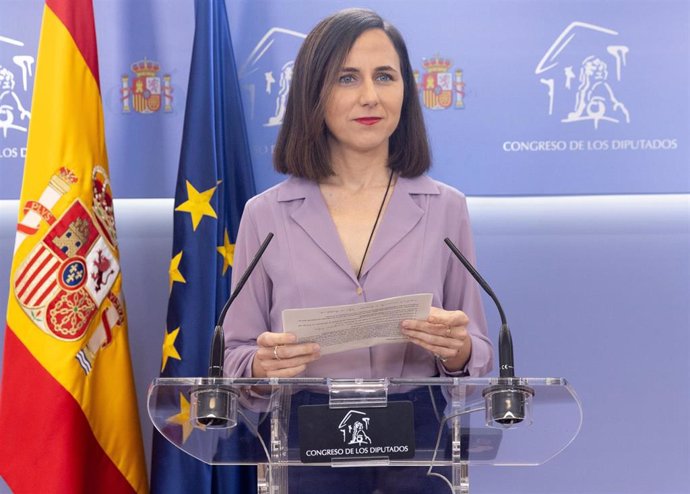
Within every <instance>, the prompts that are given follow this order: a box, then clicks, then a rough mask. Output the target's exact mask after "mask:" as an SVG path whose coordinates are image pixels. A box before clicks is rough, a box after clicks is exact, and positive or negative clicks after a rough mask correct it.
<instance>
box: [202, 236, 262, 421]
mask: <svg viewBox="0 0 690 494" xmlns="http://www.w3.org/2000/svg"><path fill="white" fill-rule="evenodd" d="M272 239H273V233H269V234H268V235H266V238H265V239H264V241H263V243H262V244H261V247H259V250H258V251H257V253H256V254H255V255H254V259H252V262H251V263H249V266H247V270H246V271H245V272H244V274H243V275H242V277H241V278H240V280H239V281H238V282H237V286H236V287H235V290H234V291H233V292H232V295H231V296H230V298H229V299H228V301H227V302H226V303H225V305H224V306H223V309H222V310H221V311H220V316H219V317H218V322H217V323H216V327H215V328H214V330H213V339H212V340H211V352H210V355H209V365H208V377H210V378H221V377H223V365H224V363H225V335H224V333H223V320H224V319H225V315H226V314H227V312H228V309H229V308H230V306H231V305H232V302H233V301H234V300H235V299H236V298H237V295H239V293H240V291H242V288H243V287H244V285H245V283H246V282H247V280H248V279H249V275H251V274H252V271H254V268H255V267H256V265H257V264H258V262H259V259H261V256H263V254H264V251H265V250H266V247H268V244H269V243H270V242H271V240H272ZM190 416H191V419H192V421H193V422H195V423H196V424H197V425H199V426H201V427H209V428H230V427H235V426H236V425H237V396H236V393H235V392H234V391H233V390H231V389H228V388H226V387H223V386H222V385H217V384H208V385H202V386H200V387H199V388H197V389H195V390H194V391H192V392H191V412H190Z"/></svg>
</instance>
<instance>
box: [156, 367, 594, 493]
mask: <svg viewBox="0 0 690 494" xmlns="http://www.w3.org/2000/svg"><path fill="white" fill-rule="evenodd" d="M420 397H421V399H420ZM516 401H519V402H520V403H519V404H518V408H517V412H515V409H513V408H511V407H514V406H515V404H516V403H515V402H516ZM422 402H424V403H427V404H428V403H431V406H424V407H422V406H421V405H418V404H419V403H422ZM314 404H316V406H318V407H321V408H315V409H314V410H315V412H314V413H310V414H307V413H306V412H308V411H309V410H308V409H307V408H308V407H309V406H313V405H314ZM398 406H400V407H402V408H403V409H405V410H411V415H412V416H413V421H412V422H410V424H412V425H411V427H414V431H413V433H412V434H413V439H412V440H411V442H412V444H410V445H409V447H408V445H407V443H405V444H403V442H404V441H403V439H400V437H402V436H398V435H396V434H397V432H396V431H395V430H393V429H391V430H392V431H393V432H390V434H392V436H390V437H388V442H387V443H386V444H385V445H384V444H380V445H378V446H376V444H377V435H381V434H383V433H384V429H385V428H386V427H388V428H391V427H395V426H396V425H399V424H397V422H398V420H397V419H396V417H400V421H404V420H403V415H402V414H400V415H397V414H398V412H395V414H396V415H394V418H393V419H392V420H391V418H390V417H389V418H383V419H382V418H378V417H382V416H380V415H377V413H383V412H385V411H386V410H385V409H387V408H390V409H391V410H392V409H393V408H395V407H398ZM504 406H507V407H508V408H509V409H511V410H513V411H509V412H505V410H503V409H502V407H504ZM300 409H304V410H300ZM382 409H383V410H382ZM148 411H149V415H150V417H151V420H152V422H153V424H154V426H155V427H156V429H158V431H159V432H160V433H161V434H162V435H163V436H164V437H165V438H166V439H167V440H168V441H170V442H172V443H173V444H174V445H175V446H177V447H178V448H180V449H181V450H183V451H184V452H185V453H187V454H189V455H191V456H193V457H195V458H197V459H199V460H200V461H202V462H204V463H208V464H211V465H257V466H258V492H259V493H270V494H278V493H288V492H289V490H288V489H289V485H288V484H289V482H288V469H299V468H304V467H323V469H327V468H332V469H334V468H338V469H341V468H353V469H354V468H360V467H368V466H377V467H379V466H380V467H387V466H390V467H395V466H408V467H411V466H415V467H419V468H423V469H425V472H426V473H428V474H430V475H432V476H439V475H440V476H442V477H443V478H445V484H447V487H448V489H447V492H449V493H450V492H453V493H463V494H464V493H468V492H469V467H470V465H496V466H520V465H525V466H527V465H531V466H534V465H540V464H543V463H545V462H546V461H548V460H549V459H551V458H553V457H554V456H556V455H557V454H559V453H560V452H561V451H563V449H565V448H566V447H567V446H568V445H569V444H570V443H571V442H572V441H573V440H574V439H575V436H577V434H578V432H579V430H580V426H581V423H582V408H581V405H580V401H579V399H578V397H577V395H576V394H575V392H574V390H573V389H572V388H571V386H570V385H569V384H568V383H567V382H566V380H565V379H562V378H497V377H494V378H445V377H439V378H426V379H402V378H398V379H393V378H391V379H382V380H347V379H313V378H291V379H249V378H234V379H233V378H160V379H155V380H154V381H153V383H152V384H151V386H150V388H149V393H148ZM303 411H304V413H302V412H303ZM497 412H498V414H497ZM506 413H507V414H506ZM514 413H515V415H514ZM298 416H299V420H298ZM321 420H323V421H326V420H331V423H324V425H325V427H326V429H323V430H325V431H326V432H322V431H317V433H316V437H313V436H312V437H310V438H309V439H308V440H309V441H312V442H313V441H316V443H314V444H316V446H309V447H305V446H304V444H300V441H304V442H306V441H307V439H305V437H306V436H304V435H303V433H304V434H306V432H308V431H307V430H306V429H309V428H311V426H312V425H319V424H316V423H318V422H320V421H321ZM333 420H335V421H333ZM405 420H407V419H405ZM329 424H330V425H329ZM300 428H301V429H303V430H299V429H300ZM401 434H403V435H404V431H403V432H402V433H401ZM327 436H330V439H328V438H327ZM322 440H323V441H326V442H323V443H321V442H319V441H322ZM328 441H330V442H328ZM398 443H399V444H398ZM320 444H322V445H321V446H320ZM305 448H306V449H305ZM309 448H311V449H309ZM319 471H321V469H320V470H319ZM324 471H325V470H324ZM353 473H356V472H353Z"/></svg>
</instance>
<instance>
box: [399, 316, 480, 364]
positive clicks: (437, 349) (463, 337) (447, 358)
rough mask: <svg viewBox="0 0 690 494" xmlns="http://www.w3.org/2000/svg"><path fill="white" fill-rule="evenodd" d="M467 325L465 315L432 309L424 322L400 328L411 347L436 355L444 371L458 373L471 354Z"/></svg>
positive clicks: (405, 324) (412, 323)
mask: <svg viewBox="0 0 690 494" xmlns="http://www.w3.org/2000/svg"><path fill="white" fill-rule="evenodd" d="M469 322H470V319H469V318H468V317H467V314H465V313H464V312H462V311H460V310H452V311H450V310H443V309H439V308H438V307H432V308H431V310H430V311H429V317H428V318H427V319H426V321H422V320H413V319H408V320H405V321H403V322H402V323H401V326H402V334H404V335H405V336H407V337H408V338H409V339H410V341H411V342H412V343H414V344H416V345H419V346H421V347H422V348H425V349H427V350H429V351H430V352H431V353H433V354H434V355H436V357H438V359H439V360H441V362H442V363H443V366H444V367H445V368H446V369H447V370H449V371H458V370H460V369H463V368H464V367H465V365H466V364H467V361H468V360H469V359H470V354H471V352H472V339H471V338H470V335H469V333H468V332H467V325H468V324H469Z"/></svg>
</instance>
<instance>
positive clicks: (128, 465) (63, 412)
mask: <svg viewBox="0 0 690 494" xmlns="http://www.w3.org/2000/svg"><path fill="white" fill-rule="evenodd" d="M104 136H105V134H104V129H103V110H102V104H101V96H100V89H99V75H98V56H97V44H96V36H95V30H94V18H93V6H92V3H91V0H47V1H46V5H45V9H44V14H43V24H42V28H41V39H40V42H39V51H38V59H37V70H36V79H35V83H34V94H33V101H32V118H31V123H30V127H29V137H28V144H27V157H26V162H25V170H24V181H23V185H22V193H21V200H20V202H21V205H22V207H21V208H20V209H21V211H20V215H19V225H18V233H17V240H16V243H15V254H14V258H13V263H12V274H11V279H10V295H9V302H8V308H7V330H6V333H5V335H6V336H5V355H4V359H3V376H2V388H1V394H0V474H1V475H2V476H3V478H4V479H5V481H6V482H7V483H8V484H9V485H10V487H11V488H12V489H13V490H14V491H15V492H17V493H22V492H64V493H79V492H83V493H87V492H88V493H91V492H99V493H111V492H112V493H120V492H147V490H148V487H147V479H146V468H145V463H144V454H143V445H142V439H141V431H140V426H139V419H138V413H137V405H136V394H135V389H134V380H133V376H132V369H131V361H130V354H129V348H128V339H127V328H126V316H125V313H124V303H123V300H124V299H123V297H122V293H121V283H122V281H121V274H120V269H119V252H118V248H117V239H116V235H115V224H114V219H113V216H112V193H111V192H110V183H109V178H108V161H107V155H106V148H105V137H104ZM25 205H28V207H26V208H25V207H24V206H25ZM48 213H49V214H48ZM48 220H50V221H48ZM16 285H17V286H19V285H21V293H18V292H19V290H15V286H16Z"/></svg>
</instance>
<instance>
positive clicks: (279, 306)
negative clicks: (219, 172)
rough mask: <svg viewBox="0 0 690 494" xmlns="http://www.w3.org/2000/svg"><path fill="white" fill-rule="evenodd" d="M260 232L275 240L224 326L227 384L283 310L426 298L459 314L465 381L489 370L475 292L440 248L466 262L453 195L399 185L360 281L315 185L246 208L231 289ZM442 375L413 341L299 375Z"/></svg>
mask: <svg viewBox="0 0 690 494" xmlns="http://www.w3.org/2000/svg"><path fill="white" fill-rule="evenodd" d="M269 232H273V233H274V234H275V237H274V238H273V241H272V242H271V243H270V244H269V246H268V248H267V249H266V252H265V253H264V256H263V257H262V259H261V261H260V262H259V264H258V265H257V266H256V269H255V270H254V272H253V273H252V275H251V276H250V278H249V281H248V282H247V284H246V285H245V287H244V289H243V290H242V292H241V293H240V294H239V296H238V297H237V299H235V301H234V302H233V305H232V306H231V308H230V310H229V311H228V314H227V316H226V318H225V321H224V323H223V328H224V331H225V342H226V350H225V352H226V355H225V373H226V375H227V376H237V377H251V372H252V369H251V367H252V366H251V364H252V358H253V356H254V352H255V351H256V350H257V348H258V347H257V345H256V338H257V337H258V335H259V334H260V333H262V332H264V331H275V332H279V331H282V319H281V313H282V311H283V309H289V308H306V307H321V306H330V305H341V304H354V303H358V302H367V301H373V300H379V299H382V298H387V297H393V296H397V295H406V294H412V293H432V294H433V300H432V305H434V306H436V307H441V308H444V309H446V310H458V309H459V310H462V311H464V312H465V313H466V314H467V315H468V317H469V319H470V324H469V327H468V330H469V333H470V337H471V338H472V355H471V357H470V360H469V362H468V363H467V366H466V369H465V370H464V371H463V372H464V373H467V374H469V375H470V376H481V375H484V374H486V373H487V372H489V370H490V369H491V366H492V360H493V349H492V345H491V341H490V340H489V338H488V335H487V328H486V320H485V317H484V311H483V308H482V302H481V298H480V293H479V288H478V286H477V284H476V282H475V281H474V280H473V279H472V277H471V276H470V275H469V274H468V273H467V272H466V271H465V268H464V267H463V266H462V264H461V263H460V261H458V260H457V259H456V258H455V257H454V256H453V255H452V253H451V252H450V250H449V249H448V247H447V246H446V245H445V243H444V242H443V239H444V238H445V237H449V238H450V239H451V240H452V241H453V242H454V243H455V244H456V245H457V246H458V248H459V249H460V250H461V251H462V252H463V253H464V254H465V256H466V257H468V259H470V260H471V261H472V262H474V245H473V242H472V234H471V230H470V222H469V216H468V212H467V203H466V201H465V197H464V195H463V194H462V193H461V192H459V191H458V190H456V189H454V188H452V187H450V186H448V185H445V184H443V183H440V182H437V181H434V180H432V179H431V178H429V177H427V176H421V177H418V178H413V179H406V178H399V179H398V181H397V184H396V185H395V188H394V190H393V193H392V196H391V199H390V201H389V204H388V207H387V208H386V210H385V212H384V214H383V216H382V218H381V220H380V225H379V228H378V230H377V232H376V235H375V236H374V239H373V240H372V243H371V246H370V247H369V253H368V254H367V258H366V260H365V263H364V266H363V269H362V273H361V276H360V279H359V280H357V278H356V275H355V273H354V271H353V269H352V266H351V265H350V263H349V261H348V259H347V255H346V254H345V250H344V248H343V245H342V243H341V241H340V237H339V236H338V232H337V230H336V227H335V224H334V223H333V220H332V219H331V217H330V215H329V213H328V209H327V207H326V203H325V201H324V199H323V196H322V195H321V192H320V190H319V187H318V184H316V183H315V182H312V181H308V180H304V179H299V178H295V177H291V178H289V179H287V180H286V181H284V182H282V183H280V184H278V185H277V186H275V187H273V188H271V189H269V190H267V191H265V192H263V193H262V194H259V195H258V196H256V197H254V198H252V199H251V200H250V201H249V202H248V203H247V205H246V207H245V210H244V215H243V216H242V221H241V223H240V229H239V234H238V238H237V243H236V246H235V255H234V264H233V286H234V285H235V284H236V283H237V281H238V279H239V277H240V276H241V275H242V273H243V272H244V271H245V269H246V267H247V266H248V264H249V263H250V262H251V259H252V257H253V256H254V254H255V253H256V251H257V250H258V248H259V245H260V244H261V242H262V241H263V240H264V238H265V237H266V235H267V234H268V233H269ZM439 374H440V375H448V374H450V375H458V374H459V373H448V372H446V371H445V369H444V368H443V366H442V365H441V364H440V363H439V362H437V360H436V359H435V358H434V356H433V355H432V354H431V353H430V352H428V351H427V350H424V349H423V348H421V347H419V346H417V345H414V344H412V343H400V344H384V345H379V346H375V347H373V348H365V349H357V350H350V351H346V352H341V353H336V354H329V355H326V356H323V357H321V358H320V359H319V360H317V361H315V362H312V363H311V364H309V365H308V366H307V370H306V371H305V373H304V374H303V375H302V377H349V378H381V377H429V376H435V375H439Z"/></svg>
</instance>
